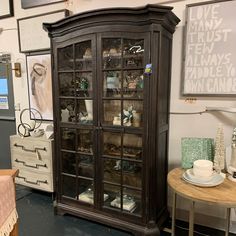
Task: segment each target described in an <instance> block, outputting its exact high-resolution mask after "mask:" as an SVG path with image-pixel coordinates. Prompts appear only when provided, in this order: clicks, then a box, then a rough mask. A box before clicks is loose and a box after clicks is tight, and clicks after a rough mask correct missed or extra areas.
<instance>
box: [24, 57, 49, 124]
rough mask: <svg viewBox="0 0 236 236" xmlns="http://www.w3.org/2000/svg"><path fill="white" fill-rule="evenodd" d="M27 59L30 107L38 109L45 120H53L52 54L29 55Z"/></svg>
mask: <svg viewBox="0 0 236 236" xmlns="http://www.w3.org/2000/svg"><path fill="white" fill-rule="evenodd" d="M26 61H27V74H28V91H29V107H30V108H34V109H36V110H38V111H39V112H40V114H41V115H42V118H43V120H52V119H53V108H52V73H51V54H42V55H27V56H26ZM31 118H32V117H31Z"/></svg>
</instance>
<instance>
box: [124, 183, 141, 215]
mask: <svg viewBox="0 0 236 236" xmlns="http://www.w3.org/2000/svg"><path fill="white" fill-rule="evenodd" d="M141 196H142V195H141V191H137V190H133V189H129V188H123V210H124V211H126V212H129V213H132V214H134V215H138V216H141V213H142V206H141Z"/></svg>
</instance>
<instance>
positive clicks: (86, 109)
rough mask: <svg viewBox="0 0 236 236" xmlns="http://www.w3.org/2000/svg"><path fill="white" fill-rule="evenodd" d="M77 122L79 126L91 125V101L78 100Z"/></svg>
mask: <svg viewBox="0 0 236 236" xmlns="http://www.w3.org/2000/svg"><path fill="white" fill-rule="evenodd" d="M76 108H77V109H76V114H77V122H78V123H79V124H93V100H87V99H86V100H80V99H78V100H77V102H76Z"/></svg>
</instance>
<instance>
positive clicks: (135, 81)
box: [123, 70, 144, 98]
mask: <svg viewBox="0 0 236 236" xmlns="http://www.w3.org/2000/svg"><path fill="white" fill-rule="evenodd" d="M143 85H144V81H143V70H126V71H124V81H123V97H124V98H130V97H131V98H132V97H133V98H143Z"/></svg>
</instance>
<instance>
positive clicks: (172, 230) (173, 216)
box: [171, 192, 176, 236]
mask: <svg viewBox="0 0 236 236" xmlns="http://www.w3.org/2000/svg"><path fill="white" fill-rule="evenodd" d="M175 217H176V192H174V194H173V202H172V222H171V236H175Z"/></svg>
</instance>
